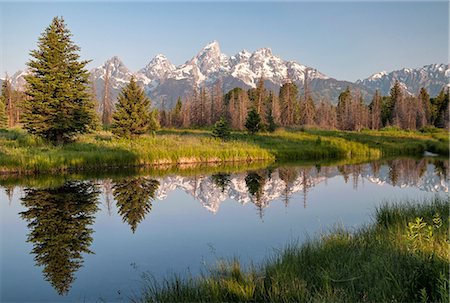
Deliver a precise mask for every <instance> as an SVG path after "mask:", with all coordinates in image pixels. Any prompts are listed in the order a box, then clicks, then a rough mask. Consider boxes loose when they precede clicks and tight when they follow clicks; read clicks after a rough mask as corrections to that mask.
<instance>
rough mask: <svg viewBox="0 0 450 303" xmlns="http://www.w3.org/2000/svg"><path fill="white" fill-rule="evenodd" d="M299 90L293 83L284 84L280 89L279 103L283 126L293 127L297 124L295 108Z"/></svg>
mask: <svg viewBox="0 0 450 303" xmlns="http://www.w3.org/2000/svg"><path fill="white" fill-rule="evenodd" d="M297 95H298V88H297V85H295V84H294V83H292V82H286V83H284V84H283V85H282V86H281V88H280V94H279V101H280V108H281V116H282V117H283V119H282V124H283V125H284V126H292V125H294V122H295V106H296V103H297Z"/></svg>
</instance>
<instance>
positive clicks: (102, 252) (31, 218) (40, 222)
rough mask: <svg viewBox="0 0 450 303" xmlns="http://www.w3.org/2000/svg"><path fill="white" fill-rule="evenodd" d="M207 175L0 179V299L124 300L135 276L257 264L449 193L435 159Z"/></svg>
mask: <svg viewBox="0 0 450 303" xmlns="http://www.w3.org/2000/svg"><path fill="white" fill-rule="evenodd" d="M214 170H215V173H214V174H208V173H201V172H197V173H195V174H193V175H189V174H186V173H183V176H180V175H176V174H168V175H167V174H166V175H165V176H164V175H163V176H161V174H159V176H156V174H154V173H152V174H145V173H142V172H140V173H139V175H133V173H131V172H130V174H129V176H126V177H124V176H122V177H117V176H108V177H98V176H97V177H95V178H88V177H73V176H72V177H67V178H66V180H62V179H61V178H57V177H55V176H53V177H51V176H50V177H45V178H40V179H32V178H29V179H26V180H17V179H14V180H13V179H9V180H8V179H5V178H4V179H0V202H1V203H0V208H1V211H0V216H1V259H0V264H1V268H0V271H1V272H0V274H1V275H0V278H1V284H0V285H1V287H0V291H1V293H0V301H1V302H116V301H117V302H127V301H128V300H129V298H130V297H131V296H134V295H138V294H139V292H140V288H141V286H142V274H143V273H151V274H152V275H154V276H155V277H156V278H161V277H163V276H167V275H168V274H171V273H186V272H187V271H190V272H192V273H198V272H199V270H201V269H202V268H204V264H205V263H209V264H210V263H212V262H214V260H217V259H218V258H221V257H225V258H227V257H228V258H231V257H239V258H240V259H241V260H242V261H243V262H244V263H245V262H249V260H253V261H256V262H258V261H261V260H263V259H264V258H265V257H267V256H269V255H270V254H273V253H274V251H275V250H276V249H279V248H282V247H283V246H284V245H285V244H287V243H289V242H292V241H300V242H301V241H303V240H305V239H306V238H307V236H308V235H309V236H314V235H316V234H317V233H320V232H322V231H324V230H327V229H328V228H330V227H331V226H333V224H336V223H339V224H343V225H345V226H347V227H350V228H352V227H357V226H361V225H362V224H367V223H370V222H371V219H372V217H371V215H372V214H373V211H374V209H375V207H376V206H377V205H379V204H380V203H381V202H382V201H383V199H390V200H393V199H402V198H405V197H409V198H421V197H431V196H433V195H436V194H440V195H447V194H448V187H449V184H448V182H447V175H446V173H447V171H448V161H444V160H436V159H396V160H390V161H379V162H374V163H367V164H361V165H343V166H327V167H325V166H321V167H320V166H293V165H289V166H281V167H270V168H264V169H256V170H250V171H245V170H241V172H234V173H233V172H231V173H230V172H229V173H221V172H220V168H215V169H214ZM224 170H225V169H224ZM209 171H211V169H210V170H209ZM225 171H229V170H225ZM77 178H78V179H77ZM80 179H81V180H80Z"/></svg>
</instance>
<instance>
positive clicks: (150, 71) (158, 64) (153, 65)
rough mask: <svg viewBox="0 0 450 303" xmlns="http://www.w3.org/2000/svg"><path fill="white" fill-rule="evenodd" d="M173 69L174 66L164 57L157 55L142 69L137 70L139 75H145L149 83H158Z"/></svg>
mask: <svg viewBox="0 0 450 303" xmlns="http://www.w3.org/2000/svg"><path fill="white" fill-rule="evenodd" d="M175 68H176V67H175V65H173V64H172V63H171V62H170V61H169V59H168V58H167V57H166V56H165V55H163V54H157V55H156V56H155V57H153V59H152V60H150V62H149V63H148V64H147V65H146V66H145V67H144V68H142V69H141V70H139V73H140V74H143V75H145V76H146V77H147V78H148V79H149V81H160V80H161V79H164V78H166V77H167V75H168V74H169V73H171V72H172V71H174V70H175Z"/></svg>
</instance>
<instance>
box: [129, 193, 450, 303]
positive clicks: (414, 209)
mask: <svg viewBox="0 0 450 303" xmlns="http://www.w3.org/2000/svg"><path fill="white" fill-rule="evenodd" d="M417 222H421V223H417ZM424 223H425V225H424ZM420 226H421V227H420ZM448 228H449V204H448V197H445V198H442V197H439V196H436V197H435V198H434V199H431V200H428V201H409V202H405V203H401V204H385V205H383V206H382V207H380V208H379V209H377V211H376V215H375V220H374V223H373V225H372V226H366V227H363V228H361V229H359V230H357V231H354V232H348V231H346V230H344V229H342V228H336V229H334V230H333V231H332V232H330V233H328V234H326V235H324V236H322V237H321V238H319V239H317V240H310V241H308V242H307V243H305V244H302V245H298V244H295V245H290V246H288V247H286V248H285V249H284V250H283V251H282V252H280V253H279V254H277V255H276V256H274V257H272V258H270V259H268V260H267V261H266V262H265V263H264V264H262V265H260V266H255V265H253V266H248V267H247V268H243V267H242V266H241V265H240V264H239V262H238V261H237V260H232V261H229V262H224V261H221V262H218V264H217V265H216V266H214V267H213V268H211V269H209V270H208V271H206V272H204V273H203V274H201V275H200V276H197V277H194V276H191V275H188V276H181V275H178V276H174V277H172V278H168V279H166V280H165V281H163V282H156V281H155V280H154V279H152V278H151V277H150V276H146V279H145V283H146V287H145V289H144V291H143V295H142V297H141V298H136V299H134V301H137V302H448V301H449V295H448V294H449V286H448V275H449V241H448V237H449V231H448ZM430 230H431V231H432V235H431V236H430Z"/></svg>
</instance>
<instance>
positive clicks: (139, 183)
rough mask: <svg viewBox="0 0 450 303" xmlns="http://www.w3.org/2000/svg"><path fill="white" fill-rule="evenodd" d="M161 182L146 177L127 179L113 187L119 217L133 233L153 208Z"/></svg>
mask: <svg viewBox="0 0 450 303" xmlns="http://www.w3.org/2000/svg"><path fill="white" fill-rule="evenodd" d="M158 187H159V181H158V180H154V179H149V178H145V177H137V178H126V179H123V180H120V181H117V182H115V183H114V185H113V186H112V192H113V195H114V199H115V200H116V205H117V209H118V212H119V215H120V216H121V217H122V220H123V222H126V223H128V225H130V227H131V230H132V231H133V233H134V232H135V231H136V228H137V226H138V224H139V223H140V222H141V221H142V220H143V219H144V218H145V215H146V214H147V213H149V212H150V210H151V208H152V200H153V199H154V198H155V192H156V190H157V189H158Z"/></svg>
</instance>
